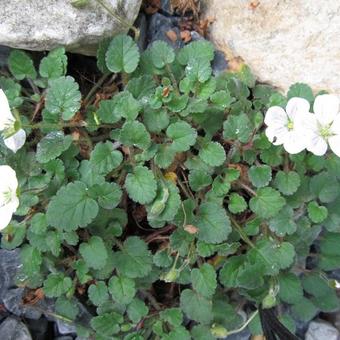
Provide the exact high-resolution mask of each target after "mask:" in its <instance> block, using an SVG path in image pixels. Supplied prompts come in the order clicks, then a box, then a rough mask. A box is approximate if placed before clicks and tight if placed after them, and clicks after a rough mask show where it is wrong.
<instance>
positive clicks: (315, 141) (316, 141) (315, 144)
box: [307, 134, 327, 156]
mask: <svg viewBox="0 0 340 340" xmlns="http://www.w3.org/2000/svg"><path fill="white" fill-rule="evenodd" d="M307 150H308V151H310V152H312V153H313V154H314V155H316V156H322V155H324V154H325V153H326V151H327V143H326V141H325V140H324V139H323V138H322V137H321V136H319V135H317V134H315V135H314V136H312V138H310V140H309V141H308V146H307Z"/></svg>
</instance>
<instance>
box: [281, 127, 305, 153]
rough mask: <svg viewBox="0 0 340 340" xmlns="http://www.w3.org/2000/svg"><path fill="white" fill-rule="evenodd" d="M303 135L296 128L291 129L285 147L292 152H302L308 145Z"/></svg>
mask: <svg viewBox="0 0 340 340" xmlns="http://www.w3.org/2000/svg"><path fill="white" fill-rule="evenodd" d="M302 137H303V136H301V134H300V133H299V132H298V131H296V130H292V131H289V132H288V134H287V135H286V137H285V141H284V143H283V147H284V149H285V150H286V151H287V152H288V153H290V154H296V153H299V152H301V151H302V150H304V149H305V148H306V147H307V142H306V140H305V139H304V138H302Z"/></svg>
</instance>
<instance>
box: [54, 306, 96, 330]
mask: <svg viewBox="0 0 340 340" xmlns="http://www.w3.org/2000/svg"><path fill="white" fill-rule="evenodd" d="M77 304H78V308H79V314H78V316H77V319H76V321H77V323H79V324H80V325H84V326H87V325H89V324H90V321H91V319H92V317H93V316H92V315H91V314H90V313H89V311H88V310H87V308H86V307H85V306H84V305H83V304H82V303H80V302H77ZM56 326H57V329H58V332H59V334H61V335H66V334H75V333H76V326H75V325H74V324H73V323H69V322H65V321H62V320H60V319H56Z"/></svg>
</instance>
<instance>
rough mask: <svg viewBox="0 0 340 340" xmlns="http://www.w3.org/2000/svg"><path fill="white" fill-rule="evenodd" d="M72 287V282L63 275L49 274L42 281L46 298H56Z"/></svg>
mask: <svg viewBox="0 0 340 340" xmlns="http://www.w3.org/2000/svg"><path fill="white" fill-rule="evenodd" d="M71 287H72V280H71V279H70V278H69V277H65V275H64V274H62V273H58V274H49V275H48V276H47V279H46V280H45V281H44V293H45V295H46V296H47V297H51V298H52V297H58V296H60V295H62V294H65V293H67V292H68V291H69V290H70V289H71Z"/></svg>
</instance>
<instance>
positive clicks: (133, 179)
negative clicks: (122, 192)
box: [125, 166, 157, 204]
mask: <svg viewBox="0 0 340 340" xmlns="http://www.w3.org/2000/svg"><path fill="white" fill-rule="evenodd" d="M125 189H126V191H127V193H128V195H129V197H130V198H131V199H132V200H133V201H135V202H138V203H140V204H146V203H150V202H152V200H153V199H154V198H155V197H156V190H157V182H156V180H155V176H154V174H153V173H152V171H151V170H149V169H148V168H147V167H144V166H136V167H135V168H134V170H133V173H130V174H128V175H127V176H126V179H125Z"/></svg>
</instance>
